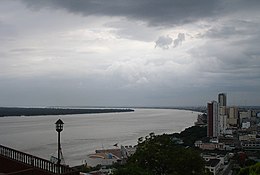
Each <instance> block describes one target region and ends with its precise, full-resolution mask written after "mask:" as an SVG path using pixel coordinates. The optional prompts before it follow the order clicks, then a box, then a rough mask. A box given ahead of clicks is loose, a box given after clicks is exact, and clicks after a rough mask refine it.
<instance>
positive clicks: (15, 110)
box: [0, 107, 134, 117]
mask: <svg viewBox="0 0 260 175" xmlns="http://www.w3.org/2000/svg"><path fill="white" fill-rule="evenodd" d="M116 112H134V110H133V109H110V108H102V109H96V108H95V109H82V108H81V109H72V108H20V107H0V117H9V116H40V115H68V114H95V113H116Z"/></svg>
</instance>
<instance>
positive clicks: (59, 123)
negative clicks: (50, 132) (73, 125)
mask: <svg viewBox="0 0 260 175" xmlns="http://www.w3.org/2000/svg"><path fill="white" fill-rule="evenodd" d="M55 124H56V131H57V132H61V131H62V130H63V124H64V123H63V121H62V120H61V119H59V120H57V121H56V123H55Z"/></svg>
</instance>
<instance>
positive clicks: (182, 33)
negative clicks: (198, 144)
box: [0, 0, 260, 106]
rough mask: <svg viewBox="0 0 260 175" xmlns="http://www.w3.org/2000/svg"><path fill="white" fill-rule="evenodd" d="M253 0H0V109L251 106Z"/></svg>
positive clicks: (255, 92) (254, 84)
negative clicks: (220, 102)
mask: <svg viewBox="0 0 260 175" xmlns="http://www.w3.org/2000/svg"><path fill="white" fill-rule="evenodd" d="M259 48H260V1H259V0H210V1H209V0H196V1H194V0H160V1H159V0H11V1H10V0H0V106H52V105H86V106H181V105H195V106H199V105H206V103H207V102H208V101H211V100H216V99H217V94H218V93H219V92H225V93H227V95H228V104H229V105H260V49H259Z"/></svg>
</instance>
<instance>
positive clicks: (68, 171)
mask: <svg viewBox="0 0 260 175" xmlns="http://www.w3.org/2000/svg"><path fill="white" fill-rule="evenodd" d="M0 155H2V156H4V157H7V158H10V159H13V160H16V161H18V162H22V163H24V164H27V165H29V166H32V167H34V168H39V169H41V170H44V171H47V172H50V173H53V174H63V175H78V174H79V173H78V172H77V171H75V170H73V169H72V168H70V167H67V166H64V165H60V166H58V165H57V164H55V163H53V162H50V161H48V160H45V159H42V158H39V157H36V156H33V155H30V154H27V153H23V152H21V151H17V150H14V149H12V148H8V147H5V146H3V145H0Z"/></svg>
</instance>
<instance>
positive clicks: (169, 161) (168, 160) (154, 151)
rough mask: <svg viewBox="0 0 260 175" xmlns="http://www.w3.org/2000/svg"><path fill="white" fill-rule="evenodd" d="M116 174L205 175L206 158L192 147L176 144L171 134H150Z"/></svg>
mask: <svg viewBox="0 0 260 175" xmlns="http://www.w3.org/2000/svg"><path fill="white" fill-rule="evenodd" d="M115 174H116V175H123V174H124V175H134V174H135V175H138V174H140V175H141V174H142V175H204V174H206V173H205V168H204V160H203V158H201V156H200V154H199V153H198V152H197V151H195V150H193V149H192V148H185V147H183V146H180V145H176V144H175V143H174V141H173V140H172V136H170V135H166V134H164V135H160V136H155V135H154V134H150V135H149V136H147V137H146V138H145V140H143V141H141V139H140V140H139V144H138V147H137V150H136V153H135V154H134V155H133V156H132V157H130V158H129V160H128V162H127V163H126V165H124V166H122V167H120V168H118V170H117V171H116V172H115Z"/></svg>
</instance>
